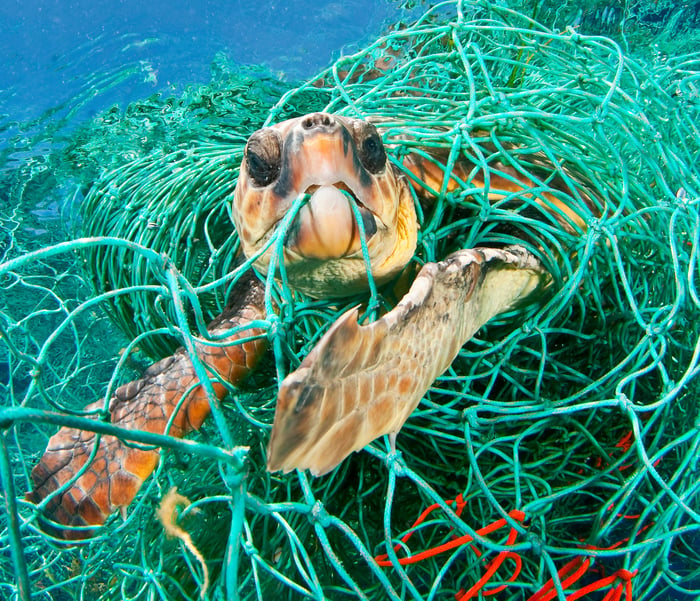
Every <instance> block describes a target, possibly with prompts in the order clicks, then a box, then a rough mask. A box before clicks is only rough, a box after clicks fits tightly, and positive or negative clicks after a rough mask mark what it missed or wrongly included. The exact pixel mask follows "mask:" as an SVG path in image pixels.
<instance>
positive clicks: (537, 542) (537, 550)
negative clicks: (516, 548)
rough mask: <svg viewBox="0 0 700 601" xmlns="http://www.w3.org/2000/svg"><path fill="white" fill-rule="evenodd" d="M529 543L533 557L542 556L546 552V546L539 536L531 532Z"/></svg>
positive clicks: (528, 535) (528, 538) (528, 536)
mask: <svg viewBox="0 0 700 601" xmlns="http://www.w3.org/2000/svg"><path fill="white" fill-rule="evenodd" d="M527 542H528V543H529V544H530V552H531V553H532V554H533V555H537V556H540V555H542V553H543V551H544V544H543V543H542V539H541V538H540V537H539V535H537V534H534V533H533V532H529V533H528V534H527Z"/></svg>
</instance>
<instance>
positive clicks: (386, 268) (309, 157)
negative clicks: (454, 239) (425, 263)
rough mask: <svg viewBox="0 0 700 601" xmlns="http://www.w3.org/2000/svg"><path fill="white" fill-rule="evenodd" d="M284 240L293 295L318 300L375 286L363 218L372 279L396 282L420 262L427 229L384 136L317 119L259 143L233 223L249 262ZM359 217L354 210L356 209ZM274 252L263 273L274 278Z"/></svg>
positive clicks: (293, 123) (271, 133) (280, 127)
mask: <svg viewBox="0 0 700 601" xmlns="http://www.w3.org/2000/svg"><path fill="white" fill-rule="evenodd" d="M300 196H302V197H304V198H305V203H304V204H303V205H302V207H301V208H300V209H299V212H298V213H297V215H296V217H295V218H294V219H293V221H292V222H291V223H290V224H289V226H288V227H287V228H286V232H281V235H282V236H284V238H283V244H284V251H283V253H284V267H285V271H286V274H287V278H288V280H289V283H290V285H291V286H292V287H294V288H295V289H297V290H301V291H303V292H306V293H307V294H310V295H311V296H315V297H337V296H347V295H349V294H353V293H355V292H358V291H360V290H362V289H364V288H366V286H367V273H366V267H365V260H364V258H363V253H362V248H361V228H360V227H359V226H358V222H357V221H358V220H357V219H356V217H355V215H356V214H358V215H359V216H360V219H361V222H362V230H364V235H365V239H366V242H367V249H368V253H369V260H370V265H371V269H372V276H373V278H374V279H375V281H377V282H382V281H386V280H388V279H389V278H391V277H392V276H394V275H395V274H397V273H398V272H400V271H401V270H402V269H403V268H404V267H405V265H406V264H407V263H408V262H409V261H410V259H411V257H412V256H413V252H414V250H415V246H416V233H417V221H416V214H415V209H414V206H413V198H412V195H411V193H410V191H409V188H408V184H407V182H406V180H405V179H404V178H403V176H401V175H400V174H399V172H398V171H397V170H396V169H395V168H394V166H393V165H391V164H390V163H389V161H388V160H387V155H386V151H385V150H384V144H383V143H382V140H381V137H380V136H379V133H378V132H377V129H376V128H375V127H374V126H373V125H372V124H370V123H368V122H366V121H363V120H361V119H351V118H348V117H340V116H337V115H330V114H327V113H313V114H310V115H306V116H304V117H298V118H296V119H290V120H288V121H284V122H282V123H278V124H277V125H273V126H272V127H265V128H263V129H260V130H258V131H256V132H255V133H253V135H251V136H250V139H249V140H248V143H247V145H246V148H245V154H244V158H243V163H242V164H241V172H240V176H239V179H238V184H237V186H236V192H235V195H234V201H233V217H234V222H235V224H236V229H237V230H238V234H239V236H240V239H241V244H242V247H243V252H244V253H245V255H246V256H247V257H252V256H253V255H255V254H257V253H258V252H259V251H260V250H261V249H263V248H264V247H265V245H266V244H267V243H268V242H269V240H270V238H271V237H272V236H274V235H276V234H277V233H278V230H279V227H280V224H281V223H282V221H283V219H284V217H285V215H286V214H287V212H288V211H289V210H290V208H291V207H292V205H293V204H294V202H295V200H296V199H297V198H299V197H300ZM353 204H354V205H355V206H356V207H357V211H354V210H353V206H352V205H353ZM274 246H275V245H272V247H270V248H268V250H267V251H266V252H264V253H263V254H262V255H261V256H260V257H259V258H258V259H257V260H256V263H255V266H256V267H257V268H258V269H260V270H261V271H263V272H267V269H268V266H269V264H270V258H271V256H272V253H273V252H274Z"/></svg>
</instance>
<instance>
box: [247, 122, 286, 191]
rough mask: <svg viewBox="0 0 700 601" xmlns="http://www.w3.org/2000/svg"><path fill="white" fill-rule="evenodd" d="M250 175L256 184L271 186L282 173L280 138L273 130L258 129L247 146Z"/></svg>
mask: <svg viewBox="0 0 700 601" xmlns="http://www.w3.org/2000/svg"><path fill="white" fill-rule="evenodd" d="M245 160H246V164H247V166H248V176H249V177H250V179H251V180H253V183H254V184H255V185H256V186H260V187H262V186H269V185H270V184H271V183H272V182H274V181H275V180H276V179H277V177H278V176H279V174H280V168H281V165H282V149H281V144H280V139H279V137H278V135H277V133H276V132H274V131H272V130H269V129H268V130H265V129H260V130H258V131H256V132H255V133H254V134H253V135H252V136H250V139H249V140H248V144H247V145H246V147H245Z"/></svg>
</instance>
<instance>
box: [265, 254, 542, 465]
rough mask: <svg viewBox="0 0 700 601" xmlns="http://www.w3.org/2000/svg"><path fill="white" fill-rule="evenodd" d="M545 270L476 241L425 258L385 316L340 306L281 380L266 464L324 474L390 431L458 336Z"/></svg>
mask: <svg viewBox="0 0 700 601" xmlns="http://www.w3.org/2000/svg"><path fill="white" fill-rule="evenodd" d="M547 280H548V277H547V274H546V273H545V271H544V270H543V269H542V267H541V265H540V263H539V261H538V260H537V259H536V258H535V257H534V256H533V255H532V254H530V253H529V252H528V251H526V250H525V249H524V248H522V247H510V248H508V249H503V250H498V249H490V248H481V249H479V248H477V249H472V250H462V251H459V252H456V253H454V254H453V255H451V256H450V257H448V258H447V259H446V260H445V261H441V262H440V263H428V264H427V265H425V266H424V267H423V268H422V269H421V271H420V273H419V274H418V276H417V277H416V279H415V281H414V283H413V285H412V286H411V289H410V290H409V292H408V294H407V295H406V296H404V298H403V299H402V300H401V302H400V303H399V304H398V305H397V306H396V307H395V308H394V309H393V310H392V311H390V312H389V313H387V314H386V315H384V316H383V317H382V318H381V319H379V320H377V321H375V322H373V323H371V324H369V325H365V326H363V325H359V324H358V323H357V314H358V312H357V309H352V310H350V311H348V312H347V313H345V314H344V315H343V316H341V317H340V318H339V319H338V320H337V321H336V322H335V323H334V324H333V326H332V327H331V329H330V330H329V331H328V332H327V333H326V334H325V336H324V337H323V338H322V339H321V341H320V342H319V343H318V344H317V345H316V347H315V348H314V349H313V350H312V351H311V353H309V355H308V356H307V357H306V358H305V359H304V361H303V362H302V364H301V365H300V366H299V368H298V369H297V370H296V371H295V372H294V373H292V374H290V375H289V376H287V378H285V380H284V382H282V385H281V387H280V392H279V396H278V399H277V410H276V413H275V421H274V426H273V429H272V435H271V437H270V444H269V446H268V463H267V467H268V470H270V471H276V470H282V471H284V472H288V471H290V470H292V469H295V468H298V469H309V470H310V471H311V473H312V474H315V475H322V474H325V473H327V472H329V471H330V470H332V469H333V468H334V467H336V466H337V465H338V464H339V463H340V462H341V461H342V460H343V459H344V458H345V457H347V456H348V455H349V454H350V453H352V452H353V451H357V450H359V449H361V448H362V447H364V446H366V445H367V444H369V443H370V442H371V441H373V440H374V439H375V438H377V437H379V436H381V435H383V434H395V433H397V432H398V431H399V429H400V428H401V426H403V424H404V422H405V421H406V419H407V418H408V416H409V415H410V414H411V413H412V412H413V410H414V409H415V408H416V406H417V405H418V403H419V402H420V400H421V398H422V397H423V395H424V394H425V392H426V391H427V390H428V388H430V385H431V384H432V383H433V381H434V380H435V378H436V377H438V376H439V375H440V374H441V373H443V372H444V371H445V370H446V369H447V368H448V367H449V365H450V363H452V361H453V359H454V358H455V357H456V355H457V353H458V352H459V350H460V349H461V348H462V345H463V344H464V343H465V342H466V341H467V340H469V339H470V338H471V337H472V336H473V335H474V334H475V333H476V331H477V330H478V329H479V328H480V327H481V326H482V325H484V324H485V323H486V322H487V321H488V320H489V319H491V318H492V317H494V316H495V315H498V314H499V313H502V312H503V311H505V310H507V309H509V308H511V307H513V306H514V305H515V304H517V303H518V301H520V300H523V299H525V298H527V297H528V296H529V295H530V294H531V293H532V292H533V291H535V290H536V289H538V288H540V287H542V286H543V285H545V284H546V282H547Z"/></svg>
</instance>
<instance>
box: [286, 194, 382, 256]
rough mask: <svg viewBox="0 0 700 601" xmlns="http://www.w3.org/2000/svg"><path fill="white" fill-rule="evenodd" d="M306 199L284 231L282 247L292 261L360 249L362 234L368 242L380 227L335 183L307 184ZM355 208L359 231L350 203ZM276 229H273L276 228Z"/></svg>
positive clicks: (353, 198) (379, 223)
mask: <svg viewBox="0 0 700 601" xmlns="http://www.w3.org/2000/svg"><path fill="white" fill-rule="evenodd" d="M306 195H307V196H308V200H307V202H306V203H305V204H304V205H302V207H301V208H300V209H299V213H298V214H297V216H296V218H295V219H294V221H293V222H292V224H291V226H290V227H289V229H288V230H287V232H285V234H284V235H285V238H284V247H285V250H286V251H287V253H288V254H289V255H290V256H292V255H293V256H295V257H298V258H299V259H296V258H295V260H314V259H317V260H321V261H323V260H333V259H342V258H344V257H352V256H356V255H357V253H359V252H361V248H362V243H361V237H362V234H363V233H364V236H365V240H367V241H369V240H371V238H372V237H373V236H374V235H375V234H376V233H377V231H379V230H380V229H382V230H383V229H386V226H385V225H384V224H383V223H382V222H381V220H380V219H379V218H378V217H377V216H376V215H374V214H373V213H372V212H371V211H370V210H369V209H367V208H366V207H365V206H364V205H363V204H362V203H361V202H360V201H359V199H358V198H357V197H356V196H355V195H354V194H353V193H352V192H351V191H350V190H349V189H348V187H347V186H345V185H344V184H343V183H342V182H338V183H336V184H334V185H332V186H329V185H324V186H318V185H314V186H310V187H309V188H308V189H307V190H306ZM353 204H354V205H355V206H356V207H357V212H358V213H359V215H360V218H361V222H362V232H361V231H360V226H359V224H358V221H357V219H356V215H355V212H354V211H353V208H352V205H353ZM275 229H276V228H275Z"/></svg>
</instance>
